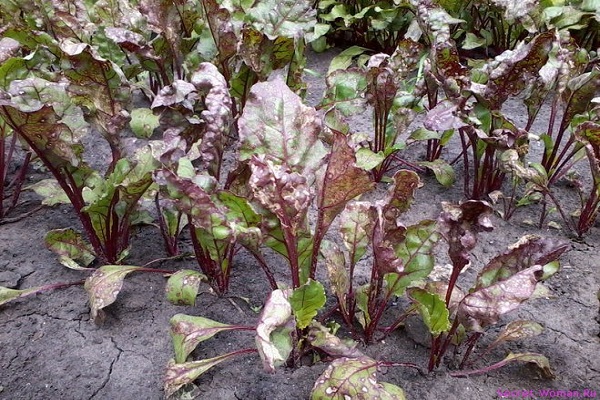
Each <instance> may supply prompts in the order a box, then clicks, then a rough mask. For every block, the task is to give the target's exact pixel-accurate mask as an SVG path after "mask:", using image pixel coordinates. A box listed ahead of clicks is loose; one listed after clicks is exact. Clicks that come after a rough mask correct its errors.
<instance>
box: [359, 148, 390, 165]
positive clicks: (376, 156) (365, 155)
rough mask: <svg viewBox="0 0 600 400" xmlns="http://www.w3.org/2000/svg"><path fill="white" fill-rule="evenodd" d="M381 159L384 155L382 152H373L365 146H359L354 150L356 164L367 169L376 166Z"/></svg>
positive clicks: (383, 158) (379, 163)
mask: <svg viewBox="0 0 600 400" xmlns="http://www.w3.org/2000/svg"><path fill="white" fill-rule="evenodd" d="M383 160H385V155H384V154H383V153H382V152H379V153H375V152H373V151H372V150H371V149H368V148H366V147H361V148H360V149H358V151H357V152H356V166H357V167H360V168H362V169H364V170H367V171H371V170H372V169H374V168H377V167H378V166H379V165H381V163H382V162H383Z"/></svg>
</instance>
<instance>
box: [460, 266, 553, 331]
mask: <svg viewBox="0 0 600 400" xmlns="http://www.w3.org/2000/svg"><path fill="white" fill-rule="evenodd" d="M541 275H542V266H541V265H534V266H532V267H529V268H527V269H524V270H522V271H520V272H517V273H516V274H514V275H512V276H511V277H509V278H507V279H504V280H500V281H497V282H496V283H494V284H493V285H490V286H487V287H484V288H481V289H478V290H476V291H474V292H471V293H470V294H468V295H467V296H465V298H464V299H463V301H462V302H461V303H460V305H459V307H458V315H457V317H458V318H459V321H460V322H461V323H462V324H463V325H464V327H465V328H466V329H467V330H471V331H476V332H483V331H484V329H485V327H487V326H490V325H494V324H496V323H497V322H498V321H499V320H500V316H501V315H503V314H506V313H507V312H509V311H512V310H514V309H516V308H517V307H518V306H519V305H520V304H521V303H522V302H524V301H525V300H527V299H529V298H530V297H531V296H532V295H533V293H534V291H535V288H536V285H537V283H538V281H539V278H540V277H541Z"/></svg>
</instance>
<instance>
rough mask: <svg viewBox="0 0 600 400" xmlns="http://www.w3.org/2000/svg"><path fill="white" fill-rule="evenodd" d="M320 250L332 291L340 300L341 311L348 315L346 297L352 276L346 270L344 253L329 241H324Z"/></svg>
mask: <svg viewBox="0 0 600 400" xmlns="http://www.w3.org/2000/svg"><path fill="white" fill-rule="evenodd" d="M320 250H321V254H322V255H323V258H324V259H325V268H327V275H328V277H329V284H330V288H331V291H332V292H333V294H334V295H335V296H336V297H337V299H338V305H339V307H340V308H341V310H340V311H341V312H342V313H344V314H346V311H347V306H346V296H347V293H348V289H349V288H350V275H349V273H348V271H347V270H346V259H345V257H344V253H343V252H342V251H341V250H340V248H339V247H338V246H337V245H336V244H335V243H333V242H330V241H327V240H325V241H323V243H322V244H321V249H320Z"/></svg>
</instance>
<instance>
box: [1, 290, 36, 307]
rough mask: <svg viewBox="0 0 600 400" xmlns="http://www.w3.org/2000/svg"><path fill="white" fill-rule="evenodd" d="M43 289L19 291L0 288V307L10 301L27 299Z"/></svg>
mask: <svg viewBox="0 0 600 400" xmlns="http://www.w3.org/2000/svg"><path fill="white" fill-rule="evenodd" d="M40 288H41V287H34V288H29V289H23V290H17V289H9V288H7V287H4V286H0V306H1V305H3V304H6V303H8V302H9V301H12V300H16V299H18V298H21V297H25V296H27V295H30V294H32V293H36V292H38V291H39V290H40Z"/></svg>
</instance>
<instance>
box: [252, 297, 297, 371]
mask: <svg viewBox="0 0 600 400" xmlns="http://www.w3.org/2000/svg"><path fill="white" fill-rule="evenodd" d="M288 296H289V292H284V291H283V290H279V289H278V290H274V291H273V292H272V293H271V295H270V296H269V298H268V299H267V302H266V303H265V306H264V307H263V310H262V313H261V314H260V318H259V322H258V325H257V327H256V338H255V341H256V348H257V349H258V353H259V354H260V358H261V359H262V360H263V367H264V369H265V371H269V372H273V371H274V370H275V367H277V366H279V365H282V364H283V363H284V362H285V361H286V360H287V358H288V356H289V354H290V352H291V351H292V337H291V333H292V331H293V329H294V327H295V323H294V318H293V315H292V306H291V305H290V302H289V301H288Z"/></svg>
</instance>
